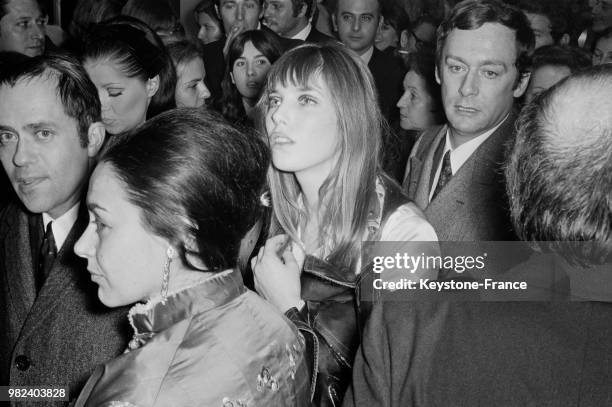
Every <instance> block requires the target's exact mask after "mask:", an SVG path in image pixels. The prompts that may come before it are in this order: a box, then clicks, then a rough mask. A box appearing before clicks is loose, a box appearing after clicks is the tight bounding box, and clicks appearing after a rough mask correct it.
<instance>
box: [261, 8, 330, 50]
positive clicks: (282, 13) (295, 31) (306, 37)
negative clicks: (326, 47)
mask: <svg viewBox="0 0 612 407" xmlns="http://www.w3.org/2000/svg"><path fill="white" fill-rule="evenodd" d="M315 6H316V5H315V2H314V0H265V1H264V13H263V16H264V18H263V23H264V24H265V25H266V26H267V27H268V28H270V29H271V30H272V31H274V32H275V33H276V34H278V35H280V36H281V37H285V38H293V39H295V40H302V41H306V42H315V43H323V42H327V41H335V40H334V39H333V38H332V37H329V36H327V35H325V34H323V33H322V32H320V31H318V30H317V29H316V28H315V27H313V26H312V24H310V19H311V18H312V13H313V12H314V9H315Z"/></svg>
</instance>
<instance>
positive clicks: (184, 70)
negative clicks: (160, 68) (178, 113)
mask: <svg viewBox="0 0 612 407" xmlns="http://www.w3.org/2000/svg"><path fill="white" fill-rule="evenodd" d="M176 74H177V81H176V88H175V92H174V99H175V101H176V106H177V107H201V106H204V102H205V101H206V99H208V98H209V97H210V91H209V90H208V88H207V87H206V85H205V84H204V78H205V77H206V71H205V69H204V61H202V58H194V59H192V60H190V61H187V62H186V63H181V64H179V65H178V66H177V67H176Z"/></svg>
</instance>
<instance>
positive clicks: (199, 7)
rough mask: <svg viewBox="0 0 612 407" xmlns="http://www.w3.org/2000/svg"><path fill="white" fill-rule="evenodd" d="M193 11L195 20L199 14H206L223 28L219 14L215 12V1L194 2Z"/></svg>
mask: <svg viewBox="0 0 612 407" xmlns="http://www.w3.org/2000/svg"><path fill="white" fill-rule="evenodd" d="M193 13H194V14H195V18H196V20H197V19H198V16H199V14H202V13H204V14H208V15H209V16H210V18H212V19H213V20H216V21H217V22H218V23H219V27H221V29H223V23H222V22H221V19H220V18H219V14H217V10H216V9H215V1H214V0H202V1H201V2H199V3H198V4H196V6H195V8H194V9H193Z"/></svg>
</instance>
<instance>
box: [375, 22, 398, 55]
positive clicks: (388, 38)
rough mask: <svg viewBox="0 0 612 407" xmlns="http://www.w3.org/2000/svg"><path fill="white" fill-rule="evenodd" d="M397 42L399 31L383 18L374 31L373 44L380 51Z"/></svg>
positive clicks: (396, 44) (394, 45)
mask: <svg viewBox="0 0 612 407" xmlns="http://www.w3.org/2000/svg"><path fill="white" fill-rule="evenodd" d="M398 44H399V33H398V32H397V30H396V29H395V28H394V27H393V26H392V25H391V24H388V23H386V22H385V21H384V20H383V23H382V24H381V25H380V27H379V28H378V31H377V32H376V38H375V39H374V46H375V47H376V48H378V49H379V50H381V51H384V50H385V49H387V48H389V47H396V48H397V46H398Z"/></svg>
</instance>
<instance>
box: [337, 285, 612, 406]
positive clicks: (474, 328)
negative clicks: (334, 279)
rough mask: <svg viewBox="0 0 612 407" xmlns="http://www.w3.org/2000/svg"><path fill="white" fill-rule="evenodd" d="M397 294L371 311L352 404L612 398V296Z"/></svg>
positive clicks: (604, 402) (593, 401)
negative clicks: (459, 298) (467, 298)
mask: <svg viewBox="0 0 612 407" xmlns="http://www.w3.org/2000/svg"><path fill="white" fill-rule="evenodd" d="M436 294H440V293H436ZM394 296H396V298H389V299H388V300H387V301H384V302H381V303H380V304H378V305H377V306H376V307H375V308H374V310H373V312H372V314H371V316H370V319H369V321H368V324H367V325H366V329H365V333H364V338H363V342H362V344H361V348H360V349H359V351H358V352H357V357H356V360H355V364H354V368H353V384H352V388H350V389H349V391H348V392H347V394H346V396H345V398H344V407H351V406H363V407H366V406H367V407H378V406H414V407H418V406H427V407H447V406H500V407H519V406H533V407H536V406H537V407H543V406H546V407H575V406H581V407H601V406H611V405H612V340H611V339H610V338H612V323H610V321H612V304H610V303H596V302H580V303H578V302H490V303H486V302H485V303H483V302H449V301H447V302H440V301H435V300H431V299H430V301H421V300H419V301H417V302H411V301H410V300H408V301H407V298H406V292H396V293H394Z"/></svg>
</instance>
